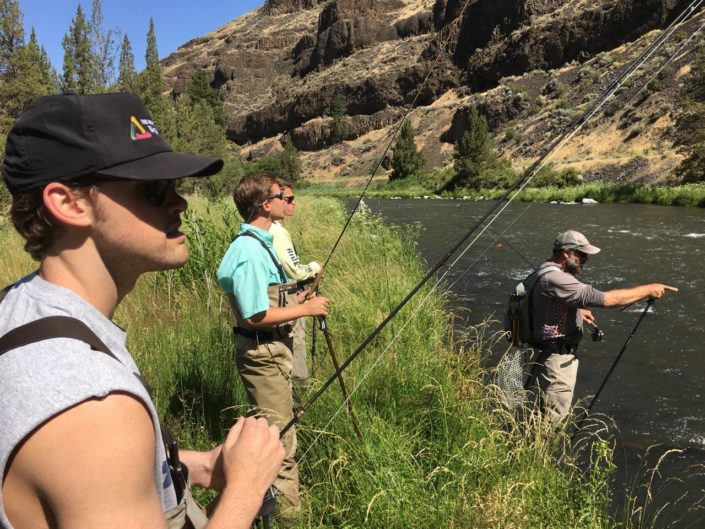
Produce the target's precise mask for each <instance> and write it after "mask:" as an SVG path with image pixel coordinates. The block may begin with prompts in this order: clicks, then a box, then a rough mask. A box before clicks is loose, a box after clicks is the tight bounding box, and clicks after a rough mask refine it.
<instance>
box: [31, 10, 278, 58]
mask: <svg viewBox="0 0 705 529" xmlns="http://www.w3.org/2000/svg"><path fill="white" fill-rule="evenodd" d="M79 3H80V4H81V7H82V8H83V11H84V13H86V16H90V12H91V5H92V1H91V0H80V1H79V0H19V5H20V10H21V11H22V14H23V15H24V27H25V29H26V32H27V38H29V32H30V30H31V28H32V27H34V29H35V31H36V32H37V40H38V41H39V43H40V44H41V45H43V46H44V48H45V49H46V50H47V53H48V54H49V59H51V62H52V64H53V65H54V68H56V70H57V71H58V72H61V70H62V63H63V60H64V50H63V48H62V47H61V40H62V39H63V38H64V35H65V34H66V32H67V31H68V29H69V26H70V25H71V20H72V19H73V17H74V15H75V14H76V7H77V6H78V4H79ZM262 4H264V0H142V1H139V0H103V1H102V5H103V18H104V28H118V29H120V30H121V31H122V32H123V33H127V36H128V38H129V39H130V43H131V44H132V51H133V53H134V55H135V67H136V68H137V69H138V70H141V69H142V68H144V51H145V47H146V42H147V30H148V29H149V19H150V17H152V18H154V28H155V31H156V34H157V48H158V50H159V58H160V59H163V58H164V57H166V56H167V55H169V54H170V53H172V52H174V51H176V48H178V47H179V46H181V45H182V44H185V43H186V42H188V41H189V40H191V39H193V38H195V37H200V36H202V35H205V34H206V33H209V32H210V31H213V30H215V29H217V28H219V27H221V26H224V25H225V24H227V23H228V22H230V21H231V20H233V19H234V18H237V17H239V16H240V15H242V14H244V13H247V12H248V11H252V10H253V9H256V8H258V7H260V6H262ZM120 41H121V42H122V38H121V39H120Z"/></svg>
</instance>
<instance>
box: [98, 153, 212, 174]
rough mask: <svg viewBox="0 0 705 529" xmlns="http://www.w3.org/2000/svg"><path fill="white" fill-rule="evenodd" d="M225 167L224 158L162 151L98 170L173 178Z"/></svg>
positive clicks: (107, 172)
mask: <svg viewBox="0 0 705 529" xmlns="http://www.w3.org/2000/svg"><path fill="white" fill-rule="evenodd" d="M222 168H223V160H221V159H220V158H212V157H210V156H196V155H193V154H184V153H179V152H160V153H157V154H153V155H152V156H148V157H146V158H141V159H139V160H132V161H131V162H127V163H122V164H119V165H114V166H112V167H107V168H105V169H101V170H99V171H96V173H97V174H100V175H104V176H113V177H115V178H125V179H128V180H173V179H177V178H186V177H187V176H210V175H213V174H215V173H217V172H218V171H220V170H221V169H222Z"/></svg>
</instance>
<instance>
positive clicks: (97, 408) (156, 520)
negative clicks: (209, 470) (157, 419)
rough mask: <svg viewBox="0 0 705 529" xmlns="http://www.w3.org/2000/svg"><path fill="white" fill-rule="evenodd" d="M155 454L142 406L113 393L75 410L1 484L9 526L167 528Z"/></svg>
mask: <svg viewBox="0 0 705 529" xmlns="http://www.w3.org/2000/svg"><path fill="white" fill-rule="evenodd" d="M154 452H155V434H154V427H153V425H152V420H151V417H150V415H149V412H148V411H147V409H146V408H145V407H144V405H143V404H142V402H140V401H139V400H137V399H136V398H134V397H132V396H130V395H127V394H124V393H113V394H110V395H108V396H107V397H106V398H104V399H92V400H88V401H85V402H83V403H81V404H79V405H77V406H74V407H73V408H70V409H69V410H66V411H65V412H63V413H61V414H59V415H57V416H56V417H54V418H53V419H51V420H50V421H48V422H46V423H45V424H43V425H42V426H41V427H39V428H38V429H37V430H35V431H34V433H32V434H31V435H30V436H29V437H28V438H27V439H26V440H25V442H24V443H23V444H22V445H21V447H20V448H19V450H18V451H17V452H16V455H15V457H14V459H13V460H12V463H11V464H10V467H9V470H8V472H7V475H6V479H5V482H4V484H3V496H4V498H3V500H4V504H5V506H6V509H7V511H8V516H9V519H10V521H11V522H12V524H13V526H14V527H15V528H16V529H25V528H28V527H32V528H34V527H37V521H38V520H47V521H46V522H45V523H46V524H47V525H49V526H52V527H53V526H55V527H58V528H59V529H69V528H70V529H72V528H76V529H79V528H85V527H100V528H101V529H113V528H114V529H119V528H124V527H131V528H136V529H141V528H144V529H148V528H149V529H151V528H164V527H166V521H165V518H164V513H163V511H162V506H161V503H160V501H159V497H158V495H157V490H156V486H155V483H154ZM52 519H53V520H55V522H54V521H52ZM40 523H42V522H40Z"/></svg>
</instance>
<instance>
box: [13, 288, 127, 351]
mask: <svg viewBox="0 0 705 529" xmlns="http://www.w3.org/2000/svg"><path fill="white" fill-rule="evenodd" d="M0 301H2V298H1V297H0ZM52 338H72V339H74V340H79V341H81V342H84V343H87V344H88V345H90V347H91V349H94V350H96V351H99V352H101V353H103V354H106V355H108V356H109V357H111V358H113V359H115V360H117V357H116V356H115V355H114V354H113V353H112V351H111V350H110V349H109V348H108V346H107V345H105V343H103V341H102V340H101V339H100V338H98V336H96V334H95V333H94V332H93V331H92V330H90V329H89V328H88V326H87V325H86V324H85V323H83V322H82V321H80V320H77V319H76V318H71V317H69V316H48V317H46V318H41V319H38V320H34V321H30V322H29V323H25V324H24V325H20V326H19V327H15V328H14V329H12V330H11V331H9V332H7V333H6V334H4V335H3V336H2V337H0V355H2V354H4V353H6V352H8V351H11V350H12V349H17V348H18V347H23V346H25V345H29V344H31V343H34V342H41V341H44V340H50V339H52Z"/></svg>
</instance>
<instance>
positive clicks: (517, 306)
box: [504, 266, 561, 346]
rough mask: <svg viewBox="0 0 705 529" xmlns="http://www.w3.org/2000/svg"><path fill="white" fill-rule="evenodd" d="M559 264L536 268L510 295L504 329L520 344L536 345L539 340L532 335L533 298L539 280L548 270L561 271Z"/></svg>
mask: <svg viewBox="0 0 705 529" xmlns="http://www.w3.org/2000/svg"><path fill="white" fill-rule="evenodd" d="M560 270H561V269H560V268H559V267H558V266H545V267H543V268H538V269H536V270H534V271H533V272H532V273H531V274H529V276H528V277H527V278H526V279H524V281H522V282H521V283H518V284H517V286H516V287H514V290H513V291H512V293H511V294H510V296H509V302H508V303H507V311H506V312H505V315H504V330H505V331H506V332H508V333H509V335H508V338H509V340H510V341H511V342H512V343H513V344H514V345H518V346H527V345H535V344H537V342H538V340H537V339H536V338H535V337H534V336H533V335H532V329H533V307H532V306H531V298H532V296H533V293H534V289H535V288H536V283H538V280H539V279H540V278H541V277H542V276H543V275H545V274H547V273H548V272H553V271H560Z"/></svg>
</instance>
